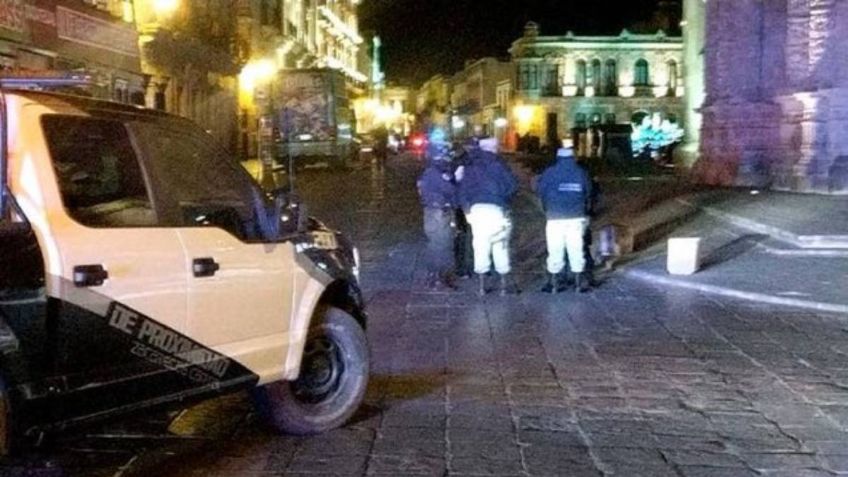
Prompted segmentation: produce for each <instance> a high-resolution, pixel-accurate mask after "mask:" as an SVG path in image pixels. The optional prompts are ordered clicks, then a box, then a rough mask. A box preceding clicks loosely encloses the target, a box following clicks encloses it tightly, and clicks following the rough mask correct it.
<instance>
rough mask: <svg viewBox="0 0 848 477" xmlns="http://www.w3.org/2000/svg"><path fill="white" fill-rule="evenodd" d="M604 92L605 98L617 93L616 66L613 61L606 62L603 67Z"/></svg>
mask: <svg viewBox="0 0 848 477" xmlns="http://www.w3.org/2000/svg"><path fill="white" fill-rule="evenodd" d="M603 89H604V91H603V94H604V95H605V96H615V95H616V94H617V93H618V65H617V64H616V62H615V60H607V62H606V65H604V88H603Z"/></svg>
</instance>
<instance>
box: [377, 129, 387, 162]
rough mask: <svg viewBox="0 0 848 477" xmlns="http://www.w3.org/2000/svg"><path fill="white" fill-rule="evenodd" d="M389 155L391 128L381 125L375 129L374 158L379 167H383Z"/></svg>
mask: <svg viewBox="0 0 848 477" xmlns="http://www.w3.org/2000/svg"><path fill="white" fill-rule="evenodd" d="M388 156H389V130H388V129H386V127H385V126H379V127H378V128H377V129H375V130H374V159H376V162H377V168H378V169H383V168H384V167H385V165H386V159H388Z"/></svg>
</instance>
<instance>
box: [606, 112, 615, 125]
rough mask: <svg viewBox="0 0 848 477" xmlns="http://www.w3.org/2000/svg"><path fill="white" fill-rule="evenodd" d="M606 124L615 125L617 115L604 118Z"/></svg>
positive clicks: (609, 114) (608, 114)
mask: <svg viewBox="0 0 848 477" xmlns="http://www.w3.org/2000/svg"><path fill="white" fill-rule="evenodd" d="M604 122H605V123H606V124H615V113H607V114H606V115H605V116H604Z"/></svg>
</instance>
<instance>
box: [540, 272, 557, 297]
mask: <svg viewBox="0 0 848 477" xmlns="http://www.w3.org/2000/svg"><path fill="white" fill-rule="evenodd" d="M561 291H562V289H561V288H560V284H559V275H557V274H554V273H548V281H547V282H545V286H543V287H542V293H550V294H555V293H559V292H561Z"/></svg>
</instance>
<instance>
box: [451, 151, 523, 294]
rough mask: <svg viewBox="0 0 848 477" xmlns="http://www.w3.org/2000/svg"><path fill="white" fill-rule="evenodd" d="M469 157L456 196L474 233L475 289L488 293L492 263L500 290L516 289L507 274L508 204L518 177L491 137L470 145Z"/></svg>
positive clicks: (510, 222)
mask: <svg viewBox="0 0 848 477" xmlns="http://www.w3.org/2000/svg"><path fill="white" fill-rule="evenodd" d="M468 159H469V160H468V164H467V165H466V166H465V167H464V170H463V173H462V180H460V181H459V196H460V203H461V204H462V207H463V209H464V210H465V213H466V217H467V218H468V223H469V224H470V225H471V232H472V234H473V240H472V243H473V247H474V272H475V273H476V274H477V276H478V284H479V289H478V292H479V294H480V295H485V294H486V293H487V288H486V275H488V274H489V273H490V272H491V269H492V264H493V263H494V268H495V271H496V272H497V273H498V275H499V276H500V294H501V295H506V294H511V293H518V288H517V287H516V286H515V283H514V281H513V279H512V277H511V275H510V273H511V272H512V267H511V265H510V257H509V241H510V238H511V236H512V219H511V218H510V213H509V205H510V202H511V201H512V198H513V197H514V196H515V193H516V192H517V190H518V181H517V180H516V178H515V175H514V174H513V173H512V171H511V170H510V168H509V166H507V165H506V163H505V162H504V161H503V159H502V158H501V157H500V156H498V154H497V142H496V140H494V139H485V140H481V141H480V143H479V145H478V146H471V147H469V148H468Z"/></svg>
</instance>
